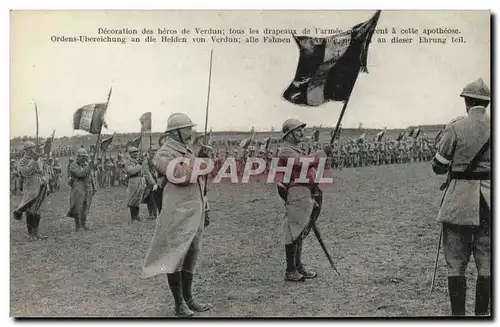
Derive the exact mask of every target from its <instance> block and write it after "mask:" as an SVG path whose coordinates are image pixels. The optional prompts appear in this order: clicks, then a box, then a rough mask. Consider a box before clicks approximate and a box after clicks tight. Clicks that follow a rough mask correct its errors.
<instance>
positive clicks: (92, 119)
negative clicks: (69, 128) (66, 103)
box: [73, 103, 107, 134]
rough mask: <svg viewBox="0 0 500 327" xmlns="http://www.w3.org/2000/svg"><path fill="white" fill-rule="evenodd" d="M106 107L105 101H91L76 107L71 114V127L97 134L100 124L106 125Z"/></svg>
mask: <svg viewBox="0 0 500 327" xmlns="http://www.w3.org/2000/svg"><path fill="white" fill-rule="evenodd" d="M106 109H107V104H106V103H93V104H89V105H86V106H83V107H81V108H79V109H77V110H76V112H75V114H74V115H73V129H79V130H82V131H87V132H89V133H91V134H99V133H100V131H101V128H102V126H104V127H107V125H106V123H105V122H104V114H105V113H106Z"/></svg>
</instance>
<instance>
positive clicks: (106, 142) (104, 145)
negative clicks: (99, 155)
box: [101, 134, 115, 152]
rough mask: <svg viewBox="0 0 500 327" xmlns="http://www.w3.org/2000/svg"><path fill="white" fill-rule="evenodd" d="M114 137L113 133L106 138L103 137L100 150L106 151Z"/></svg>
mask: <svg viewBox="0 0 500 327" xmlns="http://www.w3.org/2000/svg"><path fill="white" fill-rule="evenodd" d="M114 137H115V134H113V135H111V136H110V137H108V138H107V139H104V140H102V141H101V152H106V150H107V149H108V147H109V146H110V145H111V143H112V142H113V138H114Z"/></svg>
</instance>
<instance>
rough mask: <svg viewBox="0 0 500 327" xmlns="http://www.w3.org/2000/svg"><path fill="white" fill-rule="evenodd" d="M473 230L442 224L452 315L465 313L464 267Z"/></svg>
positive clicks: (469, 253) (470, 250) (466, 262)
mask: <svg viewBox="0 0 500 327" xmlns="http://www.w3.org/2000/svg"><path fill="white" fill-rule="evenodd" d="M473 231H474V229H473V228H472V227H470V226H459V225H453V224H443V252H444V256H445V259H446V264H447V267H448V291H449V295H450V304H451V312H452V315H454V316H463V315H465V294H466V290H467V283H466V279H465V269H466V267H467V264H468V263H469V259H470V255H471V252H472V239H473Z"/></svg>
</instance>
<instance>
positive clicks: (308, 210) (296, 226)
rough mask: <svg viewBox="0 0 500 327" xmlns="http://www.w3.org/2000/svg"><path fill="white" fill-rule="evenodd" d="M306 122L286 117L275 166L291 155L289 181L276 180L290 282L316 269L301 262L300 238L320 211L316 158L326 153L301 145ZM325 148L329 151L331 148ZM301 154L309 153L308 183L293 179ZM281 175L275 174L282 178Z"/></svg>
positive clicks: (307, 230) (298, 174)
mask: <svg viewBox="0 0 500 327" xmlns="http://www.w3.org/2000/svg"><path fill="white" fill-rule="evenodd" d="M305 126H306V124H304V123H302V122H300V121H298V120H297V119H288V120H286V121H285V122H284V123H283V127H282V132H283V144H282V145H281V148H280V151H279V152H278V166H279V167H285V166H287V162H288V159H290V158H293V159H294V163H293V170H292V174H291V178H290V181H282V182H281V183H278V193H279V195H280V197H281V198H282V199H283V200H285V216H284V220H283V235H284V241H285V253H286V273H285V280H286V281H292V282H299V281H304V280H305V279H306V278H315V277H316V272H314V271H310V270H307V269H306V268H305V266H304V265H303V263H302V242H303V240H304V238H305V237H306V236H307V234H308V233H309V229H310V222H311V221H314V220H315V219H316V218H317V216H318V215H319V211H320V210H321V204H322V192H321V190H320V189H319V187H318V185H317V184H316V180H315V175H316V169H315V168H316V167H317V166H318V163H319V158H326V157H327V153H325V152H324V151H322V150H320V151H318V152H315V153H312V154H311V155H310V156H307V155H306V152H305V150H303V149H302V148H300V143H301V142H302V140H303V138H304V132H303V129H304V127H305ZM325 150H327V152H328V153H329V154H331V148H330V147H328V148H326V149H325ZM301 157H312V158H314V161H313V162H312V163H309V169H308V173H307V177H308V179H309V183H300V182H296V181H295V180H296V179H298V177H299V176H300V171H301V170H302V162H300V161H299V160H300V158H301ZM282 177H283V176H280V177H278V179H281V178H282Z"/></svg>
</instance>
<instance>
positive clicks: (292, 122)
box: [281, 118, 306, 137]
mask: <svg viewBox="0 0 500 327" xmlns="http://www.w3.org/2000/svg"><path fill="white" fill-rule="evenodd" d="M304 127H306V124H304V123H302V122H301V121H299V120H297V119H295V118H290V119H287V120H285V122H284V123H283V126H282V127H281V132H282V133H283V137H285V136H287V135H288V133H290V132H291V131H294V130H296V129H297V128H304Z"/></svg>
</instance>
